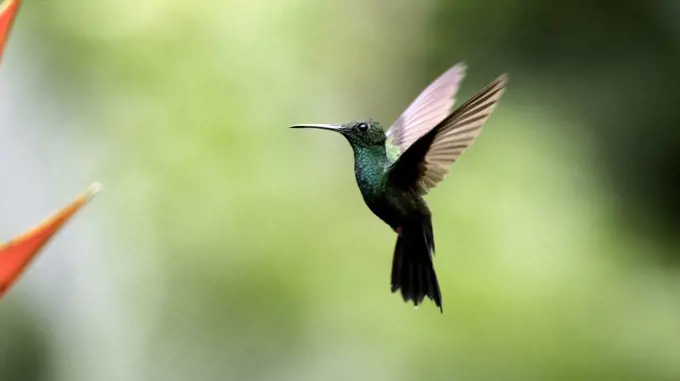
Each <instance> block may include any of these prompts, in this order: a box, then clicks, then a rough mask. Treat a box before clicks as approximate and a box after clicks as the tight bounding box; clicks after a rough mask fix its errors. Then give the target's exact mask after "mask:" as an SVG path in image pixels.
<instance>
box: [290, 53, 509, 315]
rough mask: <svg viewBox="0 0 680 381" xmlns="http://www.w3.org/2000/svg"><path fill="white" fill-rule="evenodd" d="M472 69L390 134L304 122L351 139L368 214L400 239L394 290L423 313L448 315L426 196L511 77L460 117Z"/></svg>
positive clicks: (416, 107) (436, 91)
mask: <svg viewBox="0 0 680 381" xmlns="http://www.w3.org/2000/svg"><path fill="white" fill-rule="evenodd" d="M466 70H467V66H466V64H465V63H464V62H460V63H458V64H456V65H454V66H452V67H451V68H449V69H448V70H447V71H446V72H444V73H443V74H442V75H441V76H439V77H438V78H437V79H435V80H434V81H433V82H432V83H431V84H430V85H429V86H428V87H426V88H425V90H423V91H422V92H421V93H420V94H419V95H418V97H417V98H416V99H415V100H414V101H412V102H411V104H410V105H409V106H408V108H406V110H405V111H404V112H403V113H402V114H401V115H400V116H399V118H398V119H397V120H396V122H394V123H393V124H392V125H391V126H390V127H389V128H388V129H385V128H383V126H382V125H381V124H380V123H379V122H377V121H375V120H373V119H364V120H357V121H352V122H348V123H344V124H296V125H293V126H291V128H318V129H323V130H329V131H335V132H337V133H340V134H341V135H342V136H344V137H345V138H346V139H347V141H348V142H349V144H350V146H351V147H352V150H353V152H354V175H355V178H356V181H357V185H358V187H359V190H360V191H361V195H362V197H363V200H364V202H365V203H366V205H367V206H368V208H369V209H370V210H371V211H372V212H373V214H375V215H376V216H377V217H378V218H380V219H381V220H382V221H383V222H385V223H386V224H387V225H389V226H390V227H391V228H392V230H394V232H395V233H396V234H397V243H396V246H395V249H394V256H393V259H392V272H391V292H392V293H395V292H397V291H399V290H401V296H402V298H403V299H404V302H407V303H408V302H409V301H412V302H413V304H414V306H415V307H416V308H417V307H418V305H419V304H421V303H422V301H423V299H424V298H425V296H427V297H428V298H429V299H430V300H432V301H433V302H434V303H435V305H436V306H437V307H438V308H439V310H440V312H441V313H443V312H444V309H443V307H442V296H441V291H440V289H439V281H438V280H437V274H436V272H435V270H434V264H433V256H434V252H435V244H434V232H433V228H432V213H431V212H430V208H429V207H428V205H427V203H426V202H425V199H424V198H423V197H424V196H425V195H426V194H427V193H428V192H429V191H430V190H431V189H432V188H434V187H435V186H436V185H437V184H438V183H439V182H441V181H442V180H443V179H444V177H445V176H446V174H447V173H448V171H449V167H450V166H451V165H452V164H453V163H454V162H456V161H457V160H458V158H460V156H461V155H462V154H463V152H464V151H465V150H466V149H467V148H468V147H469V146H470V145H471V144H472V143H473V142H474V141H475V139H476V138H477V136H479V133H480V132H481V130H482V126H483V125H484V123H485V122H486V121H487V120H488V118H489V116H490V115H491V112H492V111H493V110H494V108H495V107H496V104H497V103H498V101H499V100H500V98H501V96H502V94H503V92H504V91H505V86H506V83H507V74H503V75H501V76H499V77H498V78H496V79H495V80H494V81H493V82H491V83H490V84H489V85H488V86H487V87H485V88H484V89H482V90H481V91H479V92H478V93H477V94H475V95H474V96H473V97H472V98H470V99H469V100H468V101H467V102H465V103H463V104H462V105H460V106H459V107H458V108H456V109H455V110H453V111H452V108H453V105H454V103H455V99H456V94H457V92H458V89H459V87H460V84H461V82H462V80H463V78H464V77H465V74H466Z"/></svg>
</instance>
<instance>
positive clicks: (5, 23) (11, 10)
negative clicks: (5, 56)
mask: <svg viewBox="0 0 680 381" xmlns="http://www.w3.org/2000/svg"><path fill="white" fill-rule="evenodd" d="M0 1H2V4H0V59H1V58H2V53H3V52H4V51H5V44H6V43H7V36H8V35H9V30H10V29H12V24H13V23H14V17H15V16H16V15H17V12H18V11H19V5H20V4H21V0H4V1H3V0H0Z"/></svg>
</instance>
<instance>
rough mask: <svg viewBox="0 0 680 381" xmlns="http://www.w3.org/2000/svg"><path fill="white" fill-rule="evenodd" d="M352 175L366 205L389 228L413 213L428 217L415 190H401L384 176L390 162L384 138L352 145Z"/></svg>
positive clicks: (427, 211) (421, 199)
mask: <svg viewBox="0 0 680 381" xmlns="http://www.w3.org/2000/svg"><path fill="white" fill-rule="evenodd" d="M353 148H354V176H355V177H356V180H357V185H358V186H359V190H360V191H361V196H362V197H363V199H364V202H366V205H367V206H368V208H369V209H370V210H371V211H372V212H373V213H374V214H375V215H376V216H378V217H379V218H380V219H381V220H383V221H384V222H385V223H386V224H388V225H389V226H390V227H391V228H392V229H393V230H395V231H396V230H397V229H398V228H399V227H400V226H402V225H403V224H404V222H405V221H406V220H408V219H412V218H414V217H420V216H421V215H422V216H423V217H429V216H430V210H429V209H428V207H427V204H426V203H425V200H424V199H423V198H422V197H421V196H420V195H417V194H412V193H410V192H404V191H403V190H401V189H397V188H395V187H394V186H392V185H391V184H390V182H389V181H388V178H387V174H388V172H389V167H390V165H391V164H392V163H391V162H390V160H389V158H388V157H387V153H386V149H385V142H382V143H380V144H377V145H371V146H367V147H364V146H354V147H353Z"/></svg>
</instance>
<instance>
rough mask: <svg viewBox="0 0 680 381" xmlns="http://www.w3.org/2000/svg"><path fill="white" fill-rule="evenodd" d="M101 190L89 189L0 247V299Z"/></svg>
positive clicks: (92, 187)
mask: <svg viewBox="0 0 680 381" xmlns="http://www.w3.org/2000/svg"><path fill="white" fill-rule="evenodd" d="M100 189H101V186H100V185H99V183H94V184H92V185H90V186H89V187H88V188H87V190H86V191H85V192H84V193H83V194H82V195H80V196H78V198H76V199H75V200H74V201H73V202H72V203H71V204H69V205H68V206H66V207H65V208H63V209H62V210H60V211H58V212H56V213H55V214H53V215H52V216H51V217H50V218H48V219H47V220H46V221H44V222H43V223H41V224H40V225H38V226H36V227H34V228H33V229H31V230H30V231H28V232H27V233H25V234H23V235H21V236H19V237H17V238H15V239H13V240H12V241H10V242H8V243H6V244H4V245H0V298H1V297H2V296H3V295H4V294H5V293H6V292H7V290H9V288H10V287H11V286H12V284H13V283H14V282H15V281H16V280H17V278H18V277H19V276H20V275H21V273H22V272H23V271H24V270H25V269H26V266H28V264H29V263H30V262H31V260H32V259H33V258H35V256H36V254H38V252H39V251H40V249H42V247H43V246H45V244H46V243H47V242H48V241H49V240H50V238H52V236H53V235H54V234H55V233H56V232H58V231H59V229H60V228H61V227H62V226H63V225H64V224H65V223H66V222H67V221H68V220H69V219H70V218H71V217H72V216H73V215H74V214H75V213H76V212H77V211H78V210H79V209H80V208H81V207H82V206H83V205H85V204H86V203H87V202H88V201H89V200H90V199H91V198H92V196H94V195H95V194H96V193H97V192H98V191H99V190H100Z"/></svg>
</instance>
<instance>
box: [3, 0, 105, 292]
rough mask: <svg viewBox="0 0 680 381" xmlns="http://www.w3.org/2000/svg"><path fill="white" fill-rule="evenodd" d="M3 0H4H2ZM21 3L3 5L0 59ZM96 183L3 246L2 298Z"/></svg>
mask: <svg viewBox="0 0 680 381" xmlns="http://www.w3.org/2000/svg"><path fill="white" fill-rule="evenodd" d="M0 1H2V0H0ZM20 3H21V0H5V1H4V2H2V3H0V59H2V54H3V52H4V50H5V49H4V48H5V43H6V42H7V37H8V36H9V31H10V29H11V28H12V23H13V22H14V18H15V17H16V14H17V12H18V10H19V5H20ZM100 188H101V187H100V185H99V184H97V183H95V184H92V185H90V187H89V188H87V190H86V191H85V193H83V194H82V195H80V196H79V197H78V198H76V199H75V200H74V201H73V202H72V203H71V204H69V205H68V206H66V207H65V208H63V209H61V210H60V211H58V212H56V213H55V214H54V215H52V217H50V218H49V219H47V220H46V221H44V222H43V223H42V224H40V225H38V226H36V227H35V228H33V229H32V230H30V231H28V232H27V233H25V234H23V235H21V236H19V237H17V238H15V239H13V240H11V241H10V242H8V243H6V244H0V298H1V297H2V296H4V295H5V293H6V292H7V290H9V288H10V287H11V286H12V285H13V284H14V282H16V280H17V278H19V276H20V275H21V274H22V273H23V271H24V270H25V269H26V267H27V266H28V264H29V263H31V260H33V258H35V256H36V254H38V252H40V249H42V248H43V246H45V244H46V243H47V241H49V240H50V238H52V236H54V234H55V233H57V232H58V231H59V229H61V227H62V226H63V225H64V224H65V223H66V222H67V221H68V220H69V219H70V218H71V217H72V216H73V215H74V214H75V213H76V212H77V211H78V210H79V209H80V208H81V207H82V206H83V205H85V203H87V201H89V200H90V199H91V198H92V196H94V194H95V193H97V192H98V191H99V189H100Z"/></svg>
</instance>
